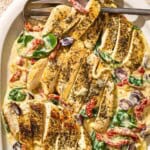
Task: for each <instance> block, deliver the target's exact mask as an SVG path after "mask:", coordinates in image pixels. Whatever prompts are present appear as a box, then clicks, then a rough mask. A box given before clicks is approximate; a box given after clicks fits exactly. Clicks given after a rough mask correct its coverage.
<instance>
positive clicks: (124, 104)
mask: <svg viewBox="0 0 150 150" xmlns="http://www.w3.org/2000/svg"><path fill="white" fill-rule="evenodd" d="M119 106H120V108H122V109H123V110H128V109H129V108H131V107H133V105H132V103H131V102H130V101H129V100H127V99H121V100H120V103H119Z"/></svg>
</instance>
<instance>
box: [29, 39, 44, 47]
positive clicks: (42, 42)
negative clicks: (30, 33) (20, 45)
mask: <svg viewBox="0 0 150 150" xmlns="http://www.w3.org/2000/svg"><path fill="white" fill-rule="evenodd" d="M32 45H33V47H37V46H39V45H44V41H43V40H42V39H34V40H33V42H32Z"/></svg>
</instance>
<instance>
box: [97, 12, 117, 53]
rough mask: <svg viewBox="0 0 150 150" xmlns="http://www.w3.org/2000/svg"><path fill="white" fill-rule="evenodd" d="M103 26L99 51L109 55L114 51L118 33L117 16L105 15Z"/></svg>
mask: <svg viewBox="0 0 150 150" xmlns="http://www.w3.org/2000/svg"><path fill="white" fill-rule="evenodd" d="M104 21H105V25H104V27H103V32H102V33H103V34H102V37H101V44H100V47H99V50H100V51H103V52H106V53H109V54H111V53H112V52H113V50H114V47H115V44H116V41H117V35H118V32H119V15H111V14H109V15H108V14H106V15H105V17H104Z"/></svg>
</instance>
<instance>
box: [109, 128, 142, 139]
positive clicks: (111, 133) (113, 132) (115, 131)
mask: <svg viewBox="0 0 150 150" xmlns="http://www.w3.org/2000/svg"><path fill="white" fill-rule="evenodd" d="M117 134H119V135H122V136H129V137H131V138H133V139H134V140H135V141H137V140H138V139H139V137H138V136H137V135H136V134H135V133H134V132H133V131H131V130H130V129H128V128H122V127H115V128H112V129H109V130H108V131H107V135H108V136H114V135H117Z"/></svg>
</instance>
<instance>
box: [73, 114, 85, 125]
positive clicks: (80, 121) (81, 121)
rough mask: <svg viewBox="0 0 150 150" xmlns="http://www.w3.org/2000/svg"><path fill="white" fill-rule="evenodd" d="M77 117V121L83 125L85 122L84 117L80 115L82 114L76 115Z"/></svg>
mask: <svg viewBox="0 0 150 150" xmlns="http://www.w3.org/2000/svg"><path fill="white" fill-rule="evenodd" d="M75 119H76V120H77V122H78V123H79V124H80V125H82V124H83V120H84V119H83V117H82V116H81V115H80V114H78V115H75Z"/></svg>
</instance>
